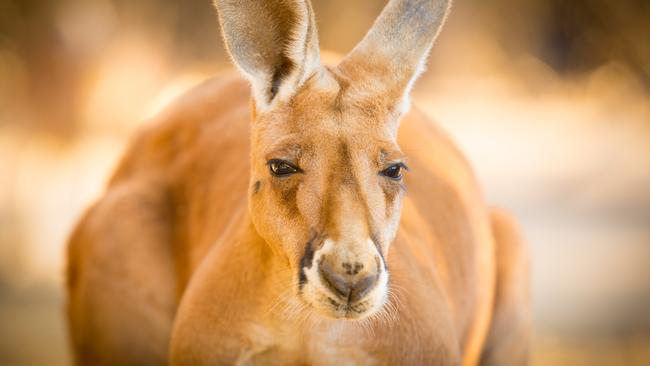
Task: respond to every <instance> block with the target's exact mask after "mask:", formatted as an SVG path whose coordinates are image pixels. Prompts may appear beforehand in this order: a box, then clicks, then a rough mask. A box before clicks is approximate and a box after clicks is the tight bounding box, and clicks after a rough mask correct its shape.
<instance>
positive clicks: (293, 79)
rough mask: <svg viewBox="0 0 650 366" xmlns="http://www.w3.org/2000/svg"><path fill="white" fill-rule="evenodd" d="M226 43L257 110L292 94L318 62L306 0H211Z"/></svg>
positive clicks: (311, 13) (310, 9) (316, 40)
mask: <svg viewBox="0 0 650 366" xmlns="http://www.w3.org/2000/svg"><path fill="white" fill-rule="evenodd" d="M214 3H215V5H216V7H217V11H218V13H219V20H220V22H221V28H222V30H223V38H224V39H225V42H226V47H227V48H228V51H229V53H230V55H231V56H232V59H233V61H234V63H235V64H236V65H237V66H238V68H239V69H240V70H241V71H242V72H243V73H244V75H245V76H246V77H247V78H248V80H249V81H250V82H251V84H252V89H253V97H254V98H255V102H256V107H257V108H258V109H259V110H262V111H263V110H265V109H267V108H268V107H269V106H270V105H271V104H272V102H275V101H277V100H281V99H286V98H289V97H291V96H292V95H293V94H294V93H295V91H296V89H297V88H298V87H299V86H300V85H301V84H302V83H303V82H304V81H305V80H307V78H309V77H310V76H311V75H312V74H313V73H314V72H315V71H316V70H317V69H318V67H319V65H320V56H319V48H318V36H317V32H316V24H315V21H314V15H313V11H312V8H311V4H310V2H309V0H215V2H214Z"/></svg>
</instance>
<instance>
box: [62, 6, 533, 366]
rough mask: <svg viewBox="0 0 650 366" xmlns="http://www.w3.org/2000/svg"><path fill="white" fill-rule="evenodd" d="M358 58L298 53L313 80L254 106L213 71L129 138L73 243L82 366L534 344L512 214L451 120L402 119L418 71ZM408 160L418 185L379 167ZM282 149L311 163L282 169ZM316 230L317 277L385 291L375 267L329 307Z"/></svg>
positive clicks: (235, 84) (389, 354) (366, 360)
mask: <svg viewBox="0 0 650 366" xmlns="http://www.w3.org/2000/svg"><path fill="white" fill-rule="evenodd" d="M288 3H290V2H288ZM288 3H285V4H288ZM217 5H219V4H217ZM224 6H227V5H224ZM300 9H303V8H300ZM304 9H309V11H310V9H311V7H310V6H307V8H304ZM304 9H303V10H304ZM387 9H388V10H390V9H400V8H398V7H396V6H393V8H390V7H389V8H387ZM435 9H440V7H439V6H437V7H436V8H435ZM227 10H228V11H230V10H232V9H230V8H227ZM293 10H295V9H293ZM220 11H221V12H222V13H221V17H222V21H223V16H224V13H223V12H224V9H223V8H220ZM296 11H298V10H296ZM436 11H439V10H436ZM226 13H227V12H226ZM282 14H285V12H283V13H282ZM445 14H446V13H445ZM389 16H391V14H390V12H389V13H388V14H387V15H386V16H384V18H386V17H389ZM298 18H300V19H303V20H305V21H310V20H309V19H311V21H312V22H313V16H309V15H308V16H302V18H301V17H298ZM377 26H381V22H379V25H376V27H377ZM306 29H311V28H309V27H306ZM313 32H314V34H315V30H314V31H313ZM430 33H431V34H430V35H428V36H427V37H430V38H432V37H435V34H437V31H436V32H430ZM305 34H311V33H310V32H306V33H305ZM225 37H226V39H227V40H228V37H232V35H230V34H226V35H225ZM313 38H314V37H312V36H311V35H310V36H309V37H306V38H305V39H306V40H308V41H309V40H312V39H313ZM414 38H415V39H418V42H420V43H422V45H421V46H422V50H421V52H424V53H425V54H426V52H428V48H429V47H430V44H429V45H427V44H424V43H423V42H422V40H421V39H420V38H418V37H414ZM275 41H277V40H275V39H274V42H275ZM294 41H295V40H294ZM431 42H432V40H431ZM269 49H271V48H269ZM304 49H305V50H309V49H312V50H313V49H317V47H315V46H313V45H311V46H309V47H304ZM360 49H363V47H361V48H360ZM282 52H283V51H282ZM268 55H270V54H267V56H268ZM233 57H234V58H235V62H240V61H239V60H238V57H242V56H241V55H239V56H238V55H233ZM269 57H271V56H269ZM403 57H410V56H409V55H408V54H406V55H403ZM421 58H422V57H421V56H418V60H413V62H414V65H416V64H418V63H419V62H421V61H422V60H421ZM296 59H298V58H296ZM302 59H303V60H313V58H309V57H303V58H302ZM347 60H348V61H344V62H343V64H342V65H345V66H344V67H342V68H338V67H321V66H318V65H311V66H309V65H307V64H303V65H302V66H301V67H300V68H301V69H303V70H308V69H309V70H311V71H310V74H309V75H310V76H309V77H307V78H305V79H304V80H302V81H300V80H301V78H299V77H295V78H294V77H293V76H289V77H288V78H287V79H283V80H285V81H283V82H284V83H289V82H290V83H294V82H295V83H296V84H292V85H286V84H281V85H280V90H281V91H280V92H278V93H277V95H278V98H279V99H274V98H270V100H269V99H266V100H265V101H264V102H263V103H261V101H260V99H259V98H269V97H268V95H266V93H264V88H262V89H260V90H258V92H257V93H253V103H252V108H251V105H250V100H251V93H250V91H249V85H248V83H246V82H245V81H243V80H242V79H240V78H238V77H236V76H223V77H220V78H217V79H212V80H210V81H207V82H205V83H204V84H202V85H200V86H198V87H196V88H194V89H193V90H191V91H190V92H188V93H187V94H186V95H184V96H183V97H181V98H180V99H179V100H178V101H177V102H176V103H174V104H173V105H172V106H170V107H169V108H168V109H167V110H166V111H164V112H163V113H162V114H161V115H160V116H159V117H158V118H157V119H156V121H154V123H152V124H151V127H148V128H147V129H146V130H144V131H142V132H141V133H140V134H139V135H138V136H137V137H136V139H135V140H134V141H133V143H132V144H131V145H130V147H129V149H128V151H127V152H126V154H125V156H124V158H123V160H122V162H121V164H120V166H119V167H118V169H117V171H116V172H115V174H114V175H113V177H112V179H111V181H110V184H109V186H108V188H107V190H106V193H105V194H104V196H103V197H102V198H101V199H100V200H99V202H97V203H96V204H95V205H94V206H93V207H91V208H90V209H89V210H88V212H87V213H86V215H85V217H84V218H83V220H82V221H81V222H80V223H79V225H78V227H77V229H76V231H75V233H74V234H73V237H72V239H71V241H70V245H69V255H68V260H69V262H68V266H69V267H68V289H69V307H68V309H69V318H70V330H71V335H72V341H73V346H74V349H75V357H76V358H75V359H76V361H77V363H79V364H162V363H166V362H171V363H173V364H192V365H193V364H239V363H242V364H249V363H250V364H264V365H268V364H278V365H286V364H315V365H318V364H334V363H337V364H384V365H394V364H412V365H416V364H436V365H461V364H462V365H477V364H479V361H480V359H481V354H482V352H483V350H484V349H489V350H491V351H490V352H491V354H490V355H485V356H483V359H484V361H483V362H486V364H487V362H488V361H489V362H497V363H499V362H501V361H503V357H504V355H506V354H507V351H503V350H507V349H522V347H523V346H520V347H519V348H517V345H516V344H515V343H516V339H515V338H513V337H511V335H512V334H518V335H520V336H521V337H523V341H524V342H525V335H526V334H527V332H528V329H527V322H526V316H527V315H526V311H525V306H526V298H527V297H526V294H525V290H523V289H524V288H525V284H526V283H525V279H526V274H525V272H526V269H525V268H526V267H525V261H524V259H523V258H524V256H522V255H519V254H518V253H519V252H520V244H519V240H518V239H517V238H516V236H515V234H513V230H512V229H511V226H512V224H511V223H510V222H509V220H508V219H507V218H506V216H504V215H503V214H500V213H497V214H492V213H491V210H490V209H489V208H488V207H487V206H486V204H485V203H484V200H483V198H482V196H481V192H480V190H479V188H478V186H477V184H476V180H475V178H474V176H473V173H472V171H471V169H470V168H469V166H468V164H467V163H466V161H465V160H464V158H463V157H462V155H461V154H460V153H459V152H458V150H457V149H456V148H455V146H454V145H453V143H452V142H451V141H450V140H449V138H448V137H447V136H446V135H445V134H444V133H442V132H441V131H440V130H439V129H437V128H436V127H435V126H434V125H433V124H432V122H431V121H430V120H428V118H427V117H426V116H425V115H424V114H423V113H421V112H420V111H419V110H418V109H417V108H412V110H411V111H410V112H408V113H407V114H406V115H404V116H403V117H402V116H401V115H400V110H399V108H398V105H400V103H401V102H402V99H401V98H402V97H403V93H395V92H394V91H395V90H397V89H395V88H402V89H404V90H406V89H405V88H410V83H411V82H408V83H406V82H405V81H404V80H402V77H403V75H400V80H398V81H397V84H392V86H391V87H390V88H389V89H390V90H392V91H391V92H387V91H386V90H387V89H384V88H383V87H382V88H380V89H379V90H373V89H372V88H373V86H372V85H369V83H370V82H369V81H368V80H366V81H363V80H359V79H358V78H357V76H358V75H361V71H354V70H361V69H366V70H367V68H368V67H372V66H367V65H364V64H362V63H356V64H354V67H352V64H351V63H350V62H351V61H349V60H350V59H347ZM305 62H306V61H305ZM310 68H311V69H310ZM416 68H417V67H415V66H414V67H413V70H415V69H416ZM249 70H250V69H249ZM290 70H292V69H291V68H290ZM245 71H246V70H245ZM283 72H284V71H283ZM289 72H290V71H289ZM413 72H415V71H413ZM253 74H254V73H253ZM264 78H266V76H264V77H262V79H259V80H258V81H257V84H256V83H255V82H253V86H254V88H255V87H256V86H255V85H257V86H258V87H259V86H260V85H262V86H263V85H265V84H264V80H265V79H264ZM370 84H372V83H370ZM406 84H409V85H406ZM382 90H384V91H382ZM406 92H407V90H406ZM260 106H262V109H261V110H260V109H259V107H260ZM251 121H252V122H251ZM398 121H400V123H401V128H400V130H399V135H398V137H397V139H395V129H396V126H397V122H398ZM404 157H406V159H407V164H408V166H409V167H410V170H409V172H407V173H405V177H404V182H403V184H404V185H405V187H406V188H407V192H406V193H405V192H404V191H403V189H402V188H401V187H400V184H399V183H398V182H394V181H391V180H389V179H386V178H385V177H383V176H381V175H380V174H379V173H378V172H380V171H382V169H384V168H385V166H386V164H389V163H390V162H391V161H397V160H401V159H403V158H404ZM273 158H282V159H286V160H290V161H292V162H295V163H296V164H297V165H299V166H300V168H301V170H302V172H300V173H297V174H294V175H292V176H290V177H283V178H277V177H273V176H272V175H271V174H269V167H268V165H267V161H268V160H270V159H273ZM491 215H492V216H491ZM398 227H399V229H398ZM315 234H317V235H315ZM321 237H322V238H323V239H322V240H321V239H320V238H321ZM368 238H372V240H371V241H370V239H368ZM495 238H496V240H495ZM371 242H372V243H374V244H375V246H376V248H375V246H373V245H371V244H369V243H371ZM312 244H313V245H314V248H313V250H315V252H316V255H317V257H316V259H318V261H316V260H314V261H313V263H310V266H309V269H310V270H314V271H316V270H317V271H316V272H314V273H317V274H315V275H314V276H318V275H319V274H320V275H321V276H322V273H323V272H322V271H323V268H325V267H326V266H329V267H327V268H329V269H328V270H327V271H331V272H333V273H331V275H332V276H334V277H335V278H339V277H341V278H345V279H347V281H353V279H354V281H356V279H357V278H361V279H372V278H382V277H381V276H380V274H381V273H383V271H387V273H389V274H390V275H389V277H386V278H388V279H387V281H388V282H387V284H386V290H387V291H388V293H387V297H383V295H384V292H382V291H383V288H380V287H381V286H383V285H382V283H381V281H380V280H379V281H377V282H376V284H375V285H374V286H375V287H374V288H373V290H372V291H371V292H370V293H369V294H368V295H364V296H366V297H365V298H362V299H361V300H362V301H361V300H360V301H359V302H358V303H357V304H356V305H355V306H352V303H351V302H350V304H349V305H348V306H347V307H345V306H344V307H343V308H344V309H347V310H345V311H342V312H341V311H340V309H341V306H342V305H341V306H332V305H331V304H330V303H329V301H331V302H332V303H333V302H334V299H326V297H322V296H323V294H324V293H329V292H327V291H328V290H327V289H326V288H324V287H322V284H323V283H325V282H319V281H322V277H321V280H318V281H316V282H314V281H315V279H316V278H317V277H309V276H310V274H309V273H307V279H306V280H305V281H306V282H304V281H303V282H300V276H299V274H300V273H301V271H304V270H305V267H304V260H305V257H306V256H307V251H308V249H307V246H310V245H312ZM323 253H324V254H323ZM345 258H352V259H354V260H355V261H357V262H355V263H356V264H355V268H358V269H359V271H358V272H359V273H358V274H357V272H354V273H355V274H354V276H353V275H352V274H350V273H351V272H348V274H347V275H346V274H345V273H344V272H345V270H344V268H347V270H348V271H349V270H350V268H351V267H350V266H349V265H348V266H347V267H346V266H345V264H347V263H345V260H347V259H345ZM380 258H381V259H380ZM384 260H385V262H386V264H387V269H384V268H382V267H381V266H380V264H382V263H383V261H384ZM340 263H343V264H344V265H343V267H341V268H339V264H340ZM374 263H377V266H376V267H375V266H374ZM510 269H513V270H510ZM327 273H330V272H327ZM346 276H348V277H346ZM355 276H357V277H355ZM364 276H365V277H364ZM373 276H376V277H373ZM368 281H369V280H368ZM353 285H354V282H350V286H353ZM323 291H324V292H323ZM331 296H334V295H331ZM336 301H339V302H340V301H342V300H341V299H336ZM347 301H352V300H350V298H348V300H347ZM495 305H496V308H494V307H495ZM351 308H354V309H357V310H358V311H357V312H358V314H357V313H353V312H351V310H349V309H351ZM493 314H496V316H493ZM353 315H354V316H353ZM488 337H489V338H488ZM502 338H503V339H508V342H509V343H508V344H505V343H503V342H500V339H502ZM522 345H523V343H522ZM523 348H525V347H523ZM495 350H498V351H499V352H500V353H501V355H498V354H497V353H499V352H497V351H495ZM525 353H526V352H525V351H523V352H520V354H521V355H522V356H521V358H518V360H521V362H525V361H523V360H525ZM495 360H496V361H495ZM503 362H505V361H503Z"/></svg>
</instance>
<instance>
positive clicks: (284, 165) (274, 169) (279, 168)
mask: <svg viewBox="0 0 650 366" xmlns="http://www.w3.org/2000/svg"><path fill="white" fill-rule="evenodd" d="M268 165H269V170H270V171H271V174H273V175H274V176H276V177H286V176H288V175H291V174H294V173H298V172H299V171H300V169H299V168H297V167H295V166H293V165H292V164H291V163H289V162H287V161H284V160H279V159H272V160H269V162H268Z"/></svg>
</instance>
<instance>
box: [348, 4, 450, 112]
mask: <svg viewBox="0 0 650 366" xmlns="http://www.w3.org/2000/svg"><path fill="white" fill-rule="evenodd" d="M450 7H451V0H391V1H390V2H389V3H388V5H386V7H385V8H384V10H383V11H382V12H381V14H380V16H379V18H377V20H376V21H375V23H374V24H373V26H372V28H371V29H370V30H369V31H368V33H367V34H366V36H365V37H364V38H363V40H362V41H361V42H360V43H359V44H358V45H357V46H356V47H355V48H354V49H353V50H352V51H351V52H350V53H349V54H348V55H347V56H346V57H345V58H344V59H343V60H342V61H341V63H340V64H339V65H338V67H337V68H338V70H339V71H340V72H341V73H342V74H344V75H346V77H348V78H349V79H350V80H351V81H352V85H353V86H354V85H356V86H357V88H358V89H363V90H360V93H361V94H365V95H367V97H368V98H377V97H381V98H382V99H384V100H386V102H387V103H389V104H391V107H395V108H396V109H397V110H398V111H400V112H404V111H406V109H408V106H409V102H408V95H409V92H410V90H411V87H412V85H413V83H414V81H415V80H416V79H417V77H418V76H419V74H420V73H421V72H422V70H423V69H424V64H425V62H426V58H427V56H428V54H429V50H430V49H431V46H432V45H433V42H434V40H435V39H436V37H437V35H438V33H439V32H440V29H441V28H442V25H443V23H444V21H445V19H446V17H447V15H448V13H449V10H450Z"/></svg>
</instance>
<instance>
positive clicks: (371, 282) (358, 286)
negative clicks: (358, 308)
mask: <svg viewBox="0 0 650 366" xmlns="http://www.w3.org/2000/svg"><path fill="white" fill-rule="evenodd" d="M377 278H379V275H378V274H376V273H375V274H372V275H370V276H366V277H364V278H362V279H360V280H359V281H357V282H356V283H355V284H354V286H352V290H351V291H350V297H349V298H348V300H349V302H351V303H353V302H355V301H358V300H360V299H363V298H364V297H365V296H366V295H367V294H368V293H369V292H370V291H371V290H372V289H373V288H374V287H375V283H376V282H377Z"/></svg>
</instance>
